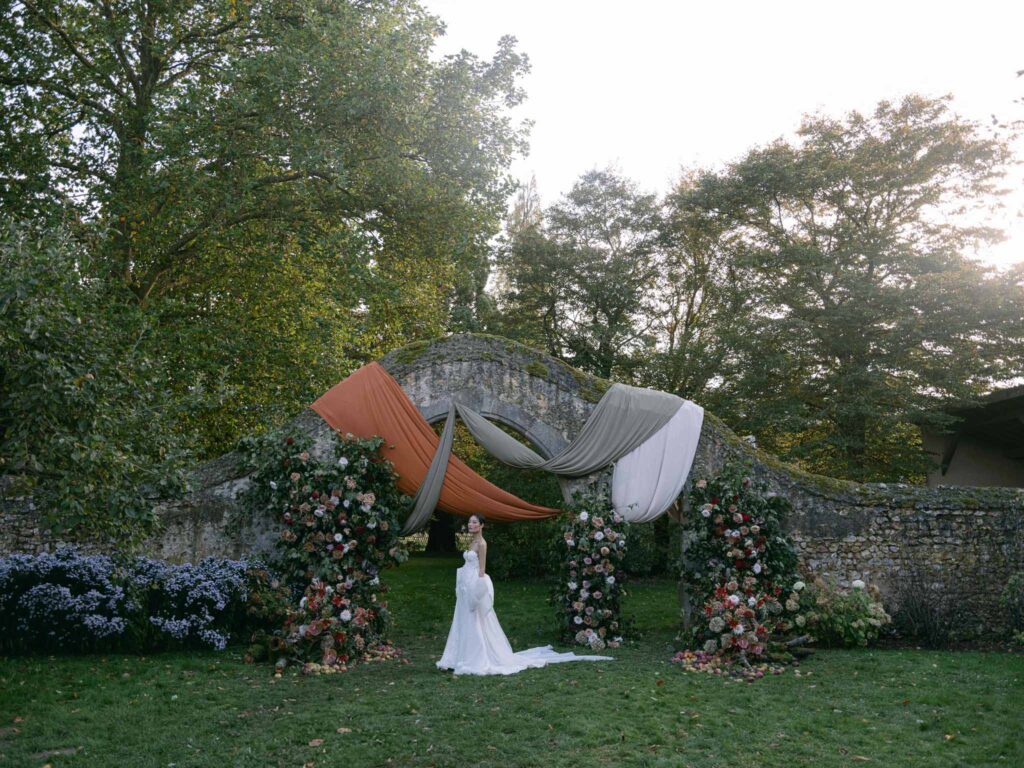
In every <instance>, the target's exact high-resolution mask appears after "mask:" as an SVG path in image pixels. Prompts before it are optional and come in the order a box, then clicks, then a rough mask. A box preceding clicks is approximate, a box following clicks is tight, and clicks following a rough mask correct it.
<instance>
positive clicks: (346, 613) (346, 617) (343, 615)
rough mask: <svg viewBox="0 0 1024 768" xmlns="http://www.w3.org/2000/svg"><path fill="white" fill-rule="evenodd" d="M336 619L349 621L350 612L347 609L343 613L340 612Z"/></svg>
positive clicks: (350, 617)
mask: <svg viewBox="0 0 1024 768" xmlns="http://www.w3.org/2000/svg"><path fill="white" fill-rule="evenodd" d="M338 618H339V619H341V620H342V621H351V619H352V611H350V610H349V609H348V608H346V609H345V610H344V611H342V612H341V613H339V614H338Z"/></svg>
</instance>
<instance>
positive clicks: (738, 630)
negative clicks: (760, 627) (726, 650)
mask: <svg viewBox="0 0 1024 768" xmlns="http://www.w3.org/2000/svg"><path fill="white" fill-rule="evenodd" d="M746 631H747V630H745V629H744V628H743V625H742V624H737V625H736V626H735V627H733V628H732V633H733V634H734V635H742V634H743V633H744V632H746Z"/></svg>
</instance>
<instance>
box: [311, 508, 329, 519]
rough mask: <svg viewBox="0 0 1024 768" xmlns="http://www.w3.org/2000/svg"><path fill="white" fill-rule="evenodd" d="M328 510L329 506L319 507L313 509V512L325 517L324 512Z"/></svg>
mask: <svg viewBox="0 0 1024 768" xmlns="http://www.w3.org/2000/svg"><path fill="white" fill-rule="evenodd" d="M326 511H327V507H317V508H316V509H314V510H313V514H314V515H316V516H317V517H323V516H324V512H326Z"/></svg>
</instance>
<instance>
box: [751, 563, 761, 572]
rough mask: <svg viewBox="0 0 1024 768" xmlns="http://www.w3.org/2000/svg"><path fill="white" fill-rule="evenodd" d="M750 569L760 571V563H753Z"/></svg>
mask: <svg viewBox="0 0 1024 768" xmlns="http://www.w3.org/2000/svg"><path fill="white" fill-rule="evenodd" d="M751 570H752V571H753V572H754V573H760V572H761V564H760V563H754V567H753V568H751Z"/></svg>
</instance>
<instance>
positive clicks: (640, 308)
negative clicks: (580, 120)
mask: <svg viewBox="0 0 1024 768" xmlns="http://www.w3.org/2000/svg"><path fill="white" fill-rule="evenodd" d="M517 210H520V216H519V218H520V219H521V222H520V223H519V224H517V225H516V226H515V227H514V228H513V231H511V232H510V233H509V241H508V243H507V245H506V247H505V248H504V249H503V250H502V252H501V256H500V260H499V268H500V271H501V275H502V280H501V287H502V290H503V294H502V296H501V297H500V301H501V302H502V303H503V305H504V307H505V309H506V312H507V313H508V314H510V315H513V316H514V317H515V318H516V319H515V320H514V322H513V323H512V324H510V325H508V326H507V327H506V328H505V331H506V332H508V333H510V334H512V335H515V336H516V337H517V338H521V339H523V340H524V341H532V342H533V343H537V342H538V341H540V340H543V346H544V347H545V348H546V349H548V350H549V351H550V352H551V353H552V354H558V355H562V356H564V357H566V359H568V360H569V361H570V362H572V363H573V364H574V365H577V366H579V367H581V368H584V369H586V370H590V371H593V372H594V373H596V374H598V375H600V376H605V377H608V376H611V375H613V373H614V374H616V375H617V376H619V377H622V378H630V377H631V376H632V371H633V369H634V368H635V367H636V365H637V360H638V359H639V358H640V357H641V356H642V352H643V350H644V349H645V348H646V346H647V345H648V343H649V341H650V339H649V336H648V335H647V332H648V330H649V329H650V326H651V310H652V308H653V306H652V301H653V293H652V288H653V285H654V282H655V278H656V276H657V265H656V260H655V254H656V253H657V244H658V239H659V233H660V230H659V224H660V212H659V208H658V203H657V197H656V196H655V195H651V194H645V193H642V192H640V191H639V190H637V188H636V185H634V184H633V183H632V182H631V181H629V180H628V179H626V178H624V177H622V176H621V175H619V174H618V173H615V172H613V171H609V170H603V171H590V172H588V173H585V174H584V175H583V176H582V177H580V179H579V181H577V182H576V184H575V185H574V186H573V188H572V190H571V191H570V192H569V193H568V194H567V195H565V197H564V198H563V199H562V200H560V201H559V202H558V203H557V204H555V205H554V206H552V207H551V208H549V209H548V210H547V211H545V212H544V215H543V217H542V218H537V217H536V215H530V212H531V211H534V210H536V207H535V205H534V204H533V202H532V201H529V200H527V199H521V200H520V203H519V205H518V206H517Z"/></svg>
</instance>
